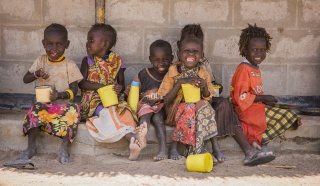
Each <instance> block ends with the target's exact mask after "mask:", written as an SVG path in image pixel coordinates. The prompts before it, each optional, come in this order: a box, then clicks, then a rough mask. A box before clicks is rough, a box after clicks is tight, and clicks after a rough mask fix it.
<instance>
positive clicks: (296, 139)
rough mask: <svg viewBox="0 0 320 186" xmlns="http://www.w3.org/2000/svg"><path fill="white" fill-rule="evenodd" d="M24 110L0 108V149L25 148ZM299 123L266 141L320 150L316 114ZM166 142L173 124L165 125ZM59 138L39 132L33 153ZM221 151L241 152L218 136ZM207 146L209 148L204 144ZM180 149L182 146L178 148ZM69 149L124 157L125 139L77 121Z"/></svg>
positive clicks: (52, 146)
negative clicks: (96, 133) (93, 132)
mask: <svg viewBox="0 0 320 186" xmlns="http://www.w3.org/2000/svg"><path fill="white" fill-rule="evenodd" d="M25 113H26V111H25V110H0V127H1V130H0V150H10V149H12V150H25V148H26V146H27V138H26V137H22V136H21V134H22V127H21V126H22V121H23V119H24V115H25ZM301 118H302V122H303V125H302V126H301V127H300V128H299V129H298V130H296V131H286V132H285V134H284V137H282V138H277V139H274V140H273V141H272V142H271V143H270V145H269V146H270V147H271V148H272V149H273V150H276V151H281V150H299V151H308V152H320V117H319V116H318V117H317V116H305V115H301ZM166 130H167V141H168V143H169V142H170V141H171V140H170V136H171V133H172V132H173V130H174V128H173V127H169V126H167V127H166ZM147 139H148V146H147V147H146V148H145V149H143V150H142V152H141V153H142V154H156V153H157V151H158V140H157V136H156V133H155V129H154V127H153V126H150V127H149V131H148V136H147ZM61 142H62V140H60V139H59V138H56V137H52V136H50V135H48V134H45V133H40V136H39V137H38V138H37V142H36V143H37V152H39V153H55V152H57V151H58V149H59V147H60V144H61ZM219 145H220V147H221V149H222V150H232V151H234V150H235V151H241V149H240V147H239V145H238V144H237V143H236V142H235V141H234V140H233V138H232V137H226V138H222V139H219ZM208 148H209V149H210V147H209V146H208ZM180 151H183V146H182V147H180ZM70 152H71V153H73V154H84V155H90V156H98V155H103V154H118V155H123V156H127V155H128V154H129V151H128V142H127V141H126V140H125V139H121V140H120V141H118V142H116V143H108V144H103V143H98V142H96V141H95V140H94V139H93V138H92V137H91V136H90V134H89V133H88V131H87V129H86V127H85V124H84V123H81V124H80V125H79V128H78V134H77V136H76V139H75V141H74V143H72V144H71V147H70Z"/></svg>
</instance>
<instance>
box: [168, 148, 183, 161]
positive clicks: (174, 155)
mask: <svg viewBox="0 0 320 186" xmlns="http://www.w3.org/2000/svg"><path fill="white" fill-rule="evenodd" d="M182 157H183V156H181V155H180V154H179V152H178V151H177V149H170V159H172V160H179V159H180V158H182Z"/></svg>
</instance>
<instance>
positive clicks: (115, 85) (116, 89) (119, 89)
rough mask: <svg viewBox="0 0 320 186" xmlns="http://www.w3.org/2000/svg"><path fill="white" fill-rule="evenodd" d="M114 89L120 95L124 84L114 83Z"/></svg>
mask: <svg viewBox="0 0 320 186" xmlns="http://www.w3.org/2000/svg"><path fill="white" fill-rule="evenodd" d="M112 90H114V91H115V92H116V94H117V95H119V94H120V92H121V90H122V86H121V85H119V84H114V85H113V87H112Z"/></svg>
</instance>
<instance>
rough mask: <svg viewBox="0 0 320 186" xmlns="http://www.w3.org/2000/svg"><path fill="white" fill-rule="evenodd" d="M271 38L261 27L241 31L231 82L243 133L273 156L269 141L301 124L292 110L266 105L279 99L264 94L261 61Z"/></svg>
mask: <svg viewBox="0 0 320 186" xmlns="http://www.w3.org/2000/svg"><path fill="white" fill-rule="evenodd" d="M271 39H272V38H271V37H270V35H269V34H268V33H267V32H266V30H265V29H264V28H262V27H257V26H256V24H255V25H253V26H252V25H250V24H249V26H248V27H247V28H245V29H243V30H242V34H241V36H240V41H239V50H240V55H242V57H243V60H242V63H240V65H239V66H238V67H237V69H236V71H235V73H234V75H233V77H232V81H231V92H230V96H231V98H232V104H233V106H234V108H235V111H236V112H237V114H238V116H239V119H240V121H241V124H242V129H243V132H244V134H245V136H246V138H247V140H248V142H249V144H251V145H252V146H253V147H255V148H256V149H261V150H262V151H263V152H265V153H267V154H270V155H272V154H273V152H272V151H270V150H269V149H268V148H267V144H268V143H269V142H270V140H272V139H273V138H275V137H277V136H279V135H281V134H282V133H283V132H285V131H286V130H287V129H289V128H297V127H298V126H299V125H301V122H300V118H299V117H298V115H297V114H296V113H295V112H293V111H291V110H285V109H280V108H275V107H270V106H267V105H266V104H265V103H274V102H277V100H276V99H275V97H274V96H272V95H264V92H263V87H262V79H261V71H260V69H259V66H258V65H259V64H261V63H262V61H263V60H264V59H265V58H266V53H267V52H268V51H269V50H270V46H271V43H270V40H271Z"/></svg>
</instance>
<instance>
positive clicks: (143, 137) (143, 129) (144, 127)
mask: <svg viewBox="0 0 320 186" xmlns="http://www.w3.org/2000/svg"><path fill="white" fill-rule="evenodd" d="M137 128H138V136H139V142H140V147H141V149H143V148H145V147H146V146H147V132H148V124H147V123H146V122H143V123H142V124H141V125H140V126H139V127H137Z"/></svg>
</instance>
